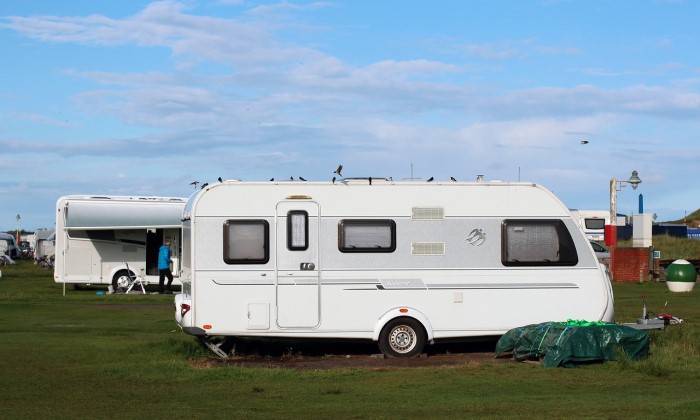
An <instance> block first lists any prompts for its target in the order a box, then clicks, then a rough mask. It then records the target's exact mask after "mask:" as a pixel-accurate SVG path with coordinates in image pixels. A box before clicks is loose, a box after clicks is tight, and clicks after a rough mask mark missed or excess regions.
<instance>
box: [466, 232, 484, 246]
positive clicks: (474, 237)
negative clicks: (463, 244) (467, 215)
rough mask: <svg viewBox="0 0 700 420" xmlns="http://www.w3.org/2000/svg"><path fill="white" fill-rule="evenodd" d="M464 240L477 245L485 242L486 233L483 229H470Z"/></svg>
mask: <svg viewBox="0 0 700 420" xmlns="http://www.w3.org/2000/svg"><path fill="white" fill-rule="evenodd" d="M465 240H466V241H467V242H468V243H469V245H472V246H479V245H482V244H483V243H484V242H486V233H484V231H483V230H481V229H472V231H471V232H469V236H467V239H465Z"/></svg>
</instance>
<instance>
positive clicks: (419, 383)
mask: <svg viewBox="0 0 700 420" xmlns="http://www.w3.org/2000/svg"><path fill="white" fill-rule="evenodd" d="M0 271H2V277H1V278H0V333H1V334H2V335H1V336H0V337H2V343H1V344H0V391H1V394H0V407H1V408H0V413H1V414H0V416H1V417H2V418H3V419H15V418H16V419H19V418H21V419H26V418H156V417H157V418H283V417H284V418H299V417H304V418H307V419H311V418H334V419H336V418H397V417H401V418H473V417H532V418H584V417H586V418H591V417H593V418H663V419H675V418H678V419H680V418H682V419H687V418H693V417H698V416H699V415H700V326H699V325H698V323H699V321H700V290H698V289H696V290H695V291H694V292H692V293H671V292H668V290H667V288H666V285H665V284H664V283H642V284H639V283H615V284H614V289H615V293H616V295H615V298H616V300H615V306H616V313H617V318H618V322H633V321H634V320H636V318H637V317H639V316H640V314H641V295H642V294H645V295H646V302H647V306H648V307H649V310H650V311H652V312H655V313H658V312H660V310H661V308H662V307H663V306H664V305H665V304H666V302H668V304H667V311H668V312H669V313H671V314H673V315H676V316H678V317H680V318H683V319H684V320H685V323H684V324H682V325H676V326H671V327H669V328H668V329H667V330H665V331H654V332H652V333H651V338H652V340H651V341H652V344H651V356H650V357H649V358H648V359H646V360H644V361H638V362H635V361H630V360H628V359H625V358H624V357H621V359H620V360H618V361H615V362H606V363H599V364H590V365H585V366H580V367H578V368H576V369H563V368H556V369H544V368H542V367H540V366H539V365H537V364H528V363H499V364H489V363H483V364H465V365H463V366H449V367H447V366H446V367H440V368H434V367H433V368H424V367H420V368H418V367H414V368H391V369H336V370H292V369H270V368H238V367H233V366H227V367H208V368H203V367H194V364H192V363H191V360H192V359H195V360H196V359H206V358H209V357H210V354H209V353H208V352H205V351H204V350H202V349H201V348H200V347H199V345H198V344H197V343H196V342H195V340H194V339H193V338H192V337H190V336H187V335H185V334H183V333H182V332H180V331H179V329H178V328H177V326H176V324H175V322H174V320H173V305H172V296H167V295H145V296H143V295H141V296H139V295H97V294H96V291H99V290H105V288H84V289H82V290H74V289H73V288H72V287H69V288H68V290H67V293H66V295H65V296H63V294H62V286H61V285H57V284H55V283H54V282H53V278H52V273H50V272H47V271H45V270H44V269H41V268H38V267H36V266H34V265H33V264H31V263H28V262H24V261H20V263H19V264H17V265H15V266H3V267H0ZM202 365H204V364H202Z"/></svg>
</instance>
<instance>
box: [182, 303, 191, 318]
mask: <svg viewBox="0 0 700 420" xmlns="http://www.w3.org/2000/svg"><path fill="white" fill-rule="evenodd" d="M189 311H190V305H188V304H186V303H183V304H182V305H180V317H181V318H184V317H185V314H186V313H187V312H189Z"/></svg>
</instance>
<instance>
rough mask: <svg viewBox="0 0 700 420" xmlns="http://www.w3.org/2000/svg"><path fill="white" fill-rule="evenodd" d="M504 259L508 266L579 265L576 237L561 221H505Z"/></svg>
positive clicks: (503, 225) (502, 256)
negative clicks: (574, 240) (575, 243)
mask: <svg viewBox="0 0 700 420" xmlns="http://www.w3.org/2000/svg"><path fill="white" fill-rule="evenodd" d="M501 235H502V240H503V245H502V249H501V261H502V263H503V265H506V266H543V265H576V264H577V263H578V255H577V254H576V248H575V247H574V242H573V239H572V238H571V235H570V234H569V231H568V230H567V229H566V226H565V225H564V222H562V221H561V220H505V221H503V224H502V228H501Z"/></svg>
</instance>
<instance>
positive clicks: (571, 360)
mask: <svg viewBox="0 0 700 420" xmlns="http://www.w3.org/2000/svg"><path fill="white" fill-rule="evenodd" d="M617 348H619V349H621V350H622V351H624V352H625V353H626V354H627V355H628V356H629V357H630V358H631V359H632V360H641V359H644V358H646V357H647V355H648V354H649V335H648V334H647V333H646V331H644V330H637V329H634V328H631V327H627V326H624V325H617V324H608V323H604V322H586V321H574V320H569V321H568V322H545V323H542V324H533V325H527V326H524V327H518V328H514V329H512V330H510V331H508V332H507V333H506V334H505V335H504V336H503V337H501V338H500V340H498V343H497V344H496V357H499V356H501V355H504V354H507V353H512V354H513V357H514V358H515V359H517V360H527V359H530V360H536V359H540V358H541V359H542V366H543V367H557V366H564V367H573V366H575V365H576V363H582V362H595V361H605V360H615V358H616V351H619V350H616V349H617Z"/></svg>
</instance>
